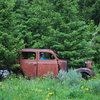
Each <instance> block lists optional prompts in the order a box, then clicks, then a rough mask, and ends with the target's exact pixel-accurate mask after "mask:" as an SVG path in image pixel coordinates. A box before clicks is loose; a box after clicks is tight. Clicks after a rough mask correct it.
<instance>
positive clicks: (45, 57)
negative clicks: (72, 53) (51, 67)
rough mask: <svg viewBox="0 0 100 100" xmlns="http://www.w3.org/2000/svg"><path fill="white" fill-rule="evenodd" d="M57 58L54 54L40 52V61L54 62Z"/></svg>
mask: <svg viewBox="0 0 100 100" xmlns="http://www.w3.org/2000/svg"><path fill="white" fill-rule="evenodd" d="M54 59H55V57H54V55H53V54H51V53H48V52H40V60H54Z"/></svg>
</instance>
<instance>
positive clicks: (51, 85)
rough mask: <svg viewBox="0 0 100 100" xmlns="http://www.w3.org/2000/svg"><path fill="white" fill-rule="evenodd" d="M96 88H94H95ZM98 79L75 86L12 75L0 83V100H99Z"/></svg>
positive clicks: (99, 84)
mask: <svg viewBox="0 0 100 100" xmlns="http://www.w3.org/2000/svg"><path fill="white" fill-rule="evenodd" d="M95 87H96V88H95ZM99 95H100V80H99V78H97V79H95V80H93V79H92V80H89V81H84V80H83V81H81V80H79V82H78V84H77V86H74V87H73V86H72V85H70V84H61V83H60V82H59V80H58V79H50V78H37V79H35V80H26V79H25V78H23V77H20V76H19V78H16V77H15V76H14V75H13V76H11V77H10V78H9V79H8V80H5V81H2V82H0V100H2V99H4V100H14V99H15V100H22V99H23V100H28V99H31V100H40V99H41V100H66V99H67V100H69V99H71V100H87V99H89V100H94V99H95V100H99Z"/></svg>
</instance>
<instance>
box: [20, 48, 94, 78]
mask: <svg viewBox="0 0 100 100" xmlns="http://www.w3.org/2000/svg"><path fill="white" fill-rule="evenodd" d="M19 52H20V58H19V62H20V68H21V70H22V72H23V74H24V75H25V76H26V77H28V78H36V77H42V76H44V75H45V74H48V72H52V73H53V76H54V77H56V75H57V74H58V72H59V70H62V71H67V70H68V66H67V61H65V60H60V59H59V58H58V57H57V56H56V54H55V53H54V52H53V51H52V50H49V49H22V50H20V51H19ZM86 64H87V68H78V69H75V70H76V71H77V72H80V73H82V75H83V76H85V77H87V75H89V76H94V73H93V71H92V69H91V62H89V61H88V62H87V63H86Z"/></svg>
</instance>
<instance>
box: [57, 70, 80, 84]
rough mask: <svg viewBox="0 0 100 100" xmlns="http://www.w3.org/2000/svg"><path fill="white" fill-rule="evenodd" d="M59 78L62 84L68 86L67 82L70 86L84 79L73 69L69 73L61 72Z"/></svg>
mask: <svg viewBox="0 0 100 100" xmlns="http://www.w3.org/2000/svg"><path fill="white" fill-rule="evenodd" d="M57 77H58V79H59V80H60V81H61V82H62V83H65V84H66V82H67V83H68V84H70V85H74V84H78V82H79V80H80V79H81V78H82V75H81V74H80V73H77V72H76V71H75V70H73V69H69V71H68V72H63V71H61V70H60V72H59V73H58V76H57Z"/></svg>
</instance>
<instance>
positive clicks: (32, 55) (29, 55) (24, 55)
mask: <svg viewBox="0 0 100 100" xmlns="http://www.w3.org/2000/svg"><path fill="white" fill-rule="evenodd" d="M22 59H29V60H34V59H36V53H34V52H22Z"/></svg>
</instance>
